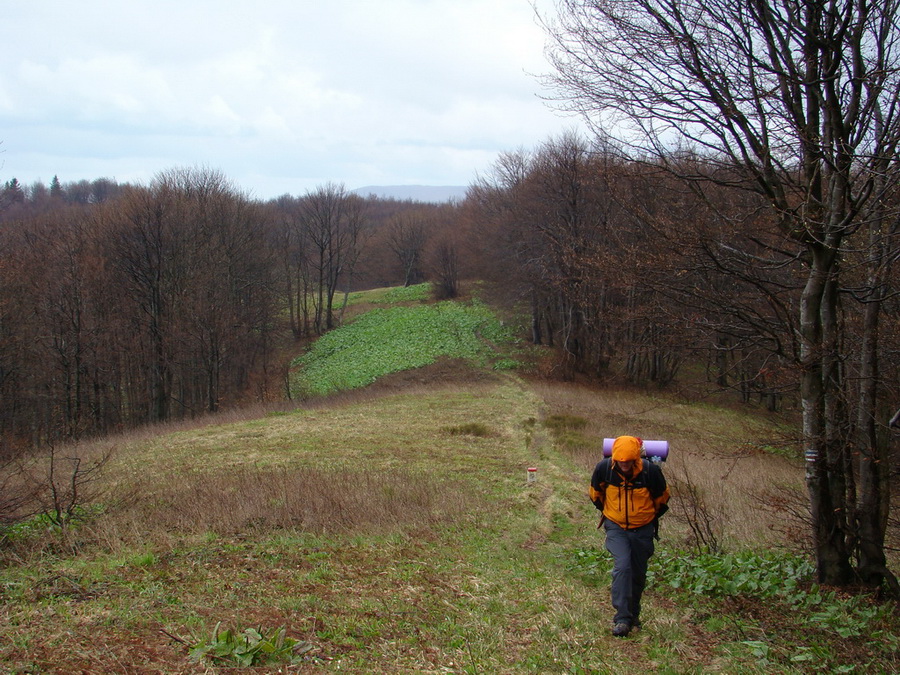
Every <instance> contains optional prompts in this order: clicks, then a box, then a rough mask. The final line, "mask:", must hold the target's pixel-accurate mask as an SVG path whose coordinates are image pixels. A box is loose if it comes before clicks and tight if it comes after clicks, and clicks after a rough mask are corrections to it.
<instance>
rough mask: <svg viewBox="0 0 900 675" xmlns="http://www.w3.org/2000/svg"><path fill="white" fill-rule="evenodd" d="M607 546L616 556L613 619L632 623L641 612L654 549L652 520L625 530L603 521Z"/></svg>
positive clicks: (617, 621)
mask: <svg viewBox="0 0 900 675" xmlns="http://www.w3.org/2000/svg"><path fill="white" fill-rule="evenodd" d="M603 529H605V530H606V550H607V551H609V552H610V553H611V554H612V557H613V572H612V605H613V607H614V608H615V610H616V615H615V617H614V618H613V623H614V624H615V623H627V624H628V625H629V626H633V625H635V624H636V623H637V621H638V619H639V618H640V615H641V595H642V594H643V593H644V585H645V584H646V583H647V563H648V562H649V560H650V556H652V555H653V551H654V540H653V537H654V534H655V533H656V527H655V526H654V525H653V523H650V524H649V525H644V526H643V527H638V528H636V529H633V530H625V529H623V528H621V527H619V526H618V525H616V524H615V523H614V522H612V521H611V520H605V521H604V522H603Z"/></svg>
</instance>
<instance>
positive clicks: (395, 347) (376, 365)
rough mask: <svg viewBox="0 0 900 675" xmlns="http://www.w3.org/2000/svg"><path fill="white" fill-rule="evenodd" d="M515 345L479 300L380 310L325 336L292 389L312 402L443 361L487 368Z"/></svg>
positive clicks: (299, 364) (298, 363)
mask: <svg viewBox="0 0 900 675" xmlns="http://www.w3.org/2000/svg"><path fill="white" fill-rule="evenodd" d="M403 290H406V289H403ZM512 340H513V336H512V334H511V332H510V331H509V329H508V328H506V327H505V326H504V325H503V323H502V322H501V321H500V320H499V319H497V317H496V316H495V315H494V314H493V312H492V311H491V310H490V309H489V308H488V307H487V305H485V304H484V303H482V302H479V301H477V300H473V301H472V302H469V303H458V302H452V301H448V302H441V303H436V304H431V305H421V306H411V307H407V306H397V307H385V308H380V307H379V308H376V309H374V310H372V311H370V312H367V313H365V314H363V315H362V316H360V317H359V318H358V319H357V320H356V321H354V322H353V323H352V324H350V325H348V326H344V327H342V328H339V329H336V330H334V331H332V332H330V333H328V334H326V335H324V336H322V337H321V338H319V340H317V341H316V343H315V344H314V345H313V347H312V349H311V350H310V351H309V352H307V353H306V354H304V355H303V356H301V357H299V358H298V359H296V360H295V361H294V363H293V365H294V366H295V367H296V368H297V369H298V370H297V372H296V375H295V377H294V379H293V382H292V385H291V390H292V394H293V395H295V396H298V397H309V396H322V395H327V394H332V393H335V392H339V391H346V390H350V389H357V388H360V387H365V386H367V385H369V384H372V383H373V382H375V380H377V379H378V378H379V377H382V376H384V375H388V374H389V373H396V372H401V371H404V370H411V369H414V368H421V367H423V366H427V365H429V364H431V363H434V362H435V361H436V360H437V359H438V358H441V357H447V358H462V359H467V360H470V361H472V362H474V363H477V364H485V363H486V362H487V360H488V358H489V357H490V356H492V355H493V354H494V353H495V351H494V350H495V349H496V347H497V346H499V345H504V344H509V343H510V342H512Z"/></svg>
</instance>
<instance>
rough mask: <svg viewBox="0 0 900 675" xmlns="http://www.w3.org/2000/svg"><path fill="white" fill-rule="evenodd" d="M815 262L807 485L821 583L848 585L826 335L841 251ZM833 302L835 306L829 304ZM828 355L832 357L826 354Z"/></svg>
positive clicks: (805, 348) (822, 251) (822, 252)
mask: <svg viewBox="0 0 900 675" xmlns="http://www.w3.org/2000/svg"><path fill="white" fill-rule="evenodd" d="M812 253H813V254H812V264H811V267H810V271H809V276H808V278H807V282H806V286H805V288H804V289H803V295H802V299H801V304H800V331H801V337H802V347H801V360H802V372H801V376H800V395H801V402H802V407H803V438H804V442H805V444H806V447H805V454H806V467H807V469H806V483H807V488H808V490H809V497H810V507H811V512H812V521H813V538H814V546H815V551H816V561H817V568H818V575H819V583H823V584H829V585H846V584H847V583H849V581H850V579H851V569H852V568H851V565H850V555H849V552H848V550H847V546H846V532H845V522H846V519H845V510H844V494H843V492H842V491H841V492H840V493H836V492H835V490H836V489H838V490H839V489H840V481H839V480H836V479H837V478H839V476H840V472H841V469H842V465H841V463H840V461H839V457H838V453H839V450H838V449H837V448H835V447H833V443H829V436H830V434H829V432H828V427H829V424H828V420H827V416H828V410H829V408H830V407H831V405H827V403H828V400H829V399H833V398H834V397H835V396H836V395H837V393H838V392H834V391H830V389H831V388H833V387H834V381H833V379H832V373H831V372H829V371H830V367H829V366H828V365H827V364H828V363H830V356H831V355H829V354H828V352H829V351H830V350H833V349H834V345H833V344H832V341H831V340H829V339H828V336H827V334H826V317H827V316H829V315H833V314H834V313H835V312H836V307H835V306H833V303H835V302H836V296H835V295H834V294H833V293H832V291H831V286H832V284H833V280H832V279H831V275H832V273H833V272H834V270H835V265H836V254H835V252H834V251H833V250H829V249H828V248H827V247H825V246H818V247H815V248H814V249H813V252H812ZM829 305H830V306H829ZM826 355H827V357H828V358H826Z"/></svg>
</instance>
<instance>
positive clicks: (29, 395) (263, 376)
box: [0, 169, 454, 455]
mask: <svg viewBox="0 0 900 675" xmlns="http://www.w3.org/2000/svg"><path fill="white" fill-rule="evenodd" d="M85 184H87V185H93V186H94V187H97V186H102V188H103V192H102V194H103V196H102V198H100V196H99V195H100V193H98V192H94V193H92V194H93V195H94V196H93V197H91V198H89V199H86V200H81V199H79V200H71V199H66V198H64V195H65V194H68V190H70V189H71V187H72V186H71V185H66V186H63V187H62V189H61V194H58V195H56V196H54V198H53V199H47V200H45V199H43V196H42V195H43V193H42V192H41V191H37V192H35V191H34V190H32V191H30V192H28V193H23V194H22V198H21V199H19V198H16V199H15V200H10V201H7V204H6V208H5V209H3V211H2V212H0V396H2V400H3V406H2V410H0V438H2V445H3V447H2V451H3V453H4V454H6V455H9V454H13V453H15V452H17V451H19V450H22V449H26V448H36V447H41V446H42V445H45V444H48V443H54V442H59V441H61V440H72V439H78V438H81V437H84V436H90V435H96V434H104V433H108V432H110V431H114V430H119V429H125V428H131V427H134V426H138V425H142V424H146V423H152V422H160V421H168V420H175V419H182V418H185V417H191V416H195V415H199V414H203V413H207V412H215V411H217V410H219V409H220V408H222V407H223V406H231V405H238V404H241V403H244V402H246V401H250V400H272V399H277V398H280V397H283V396H284V395H285V392H286V391H287V388H286V386H284V385H285V378H286V367H287V366H286V360H287V359H286V357H285V356H284V355H285V353H286V352H285V350H286V349H287V350H288V351H291V350H293V351H295V350H296V347H292V346H291V344H293V342H294V341H295V340H306V339H310V338H312V337H315V336H317V335H321V334H322V333H323V332H325V331H327V330H329V329H331V328H333V327H334V326H335V325H337V324H338V323H339V322H340V320H341V316H342V311H343V304H342V302H343V299H345V298H346V293H347V292H349V291H350V290H351V289H354V288H359V287H362V286H366V285H369V286H371V285H392V284H395V283H397V280H398V279H400V280H405V281H406V283H416V282H418V281H420V280H422V279H423V278H424V274H425V270H426V265H427V264H430V263H429V259H428V256H429V255H430V250H429V249H428V246H429V241H430V236H431V234H432V232H433V231H434V230H435V229H437V227H438V225H439V224H440V223H441V222H442V219H443V220H446V219H447V218H448V217H449V216H450V215H452V213H453V212H454V207H452V206H451V205H427V204H413V203H412V202H394V201H378V200H373V199H363V198H361V197H359V196H357V195H354V194H351V193H349V192H347V191H346V190H344V188H343V187H342V186H337V185H332V184H329V185H326V186H323V187H321V188H318V189H316V190H314V191H312V192H310V193H308V194H306V195H303V196H301V197H291V196H284V197H282V198H279V199H277V200H272V201H269V202H261V201H258V200H252V199H250V198H248V197H247V196H246V195H245V194H244V193H242V191H241V190H240V189H239V188H237V187H236V186H235V185H233V184H232V183H231V182H230V181H228V180H227V178H226V177H225V176H224V175H222V174H221V173H220V172H217V171H212V170H207V169H173V170H170V171H167V172H164V173H162V174H160V175H159V176H157V177H156V179H154V180H153V181H152V183H151V184H150V185H147V186H134V185H119V184H115V183H113V182H111V181H99V182H98V181H94V182H92V183H88V182H86V181H85ZM7 185H8V184H7ZM77 185H79V184H76V186H77ZM407 230H410V231H412V230H415V231H416V232H418V236H417V237H413V238H410V239H407V238H405V234H404V233H405V232H407ZM426 234H427V235H428V236H426ZM364 253H365V255H364ZM438 276H439V275H438Z"/></svg>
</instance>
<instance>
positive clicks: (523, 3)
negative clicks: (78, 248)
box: [0, 0, 574, 197]
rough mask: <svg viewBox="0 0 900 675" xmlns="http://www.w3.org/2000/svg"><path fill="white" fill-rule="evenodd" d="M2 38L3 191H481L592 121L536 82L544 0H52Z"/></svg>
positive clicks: (5, 27)
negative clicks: (509, 155)
mask: <svg viewBox="0 0 900 675" xmlns="http://www.w3.org/2000/svg"><path fill="white" fill-rule="evenodd" d="M545 1H548V0H545ZM0 41H2V44H4V50H3V52H2V54H0V141H3V142H4V146H3V147H4V149H5V150H6V153H5V155H4V166H3V173H4V174H6V175H5V176H4V177H3V179H4V180H6V179H8V178H9V177H10V176H16V177H18V178H19V179H20V180H21V181H22V182H23V183H28V182H30V181H32V180H36V179H38V178H41V179H44V180H48V179H49V177H52V176H53V175H59V176H60V179H61V180H64V181H65V180H78V179H80V178H95V177H99V176H108V177H114V178H116V179H117V180H122V181H137V182H146V181H148V180H149V179H151V178H152V176H153V175H154V174H155V173H157V172H158V171H161V170H165V169H168V168H172V167H173V166H186V165H207V166H211V167H213V168H217V169H221V170H222V171H223V172H225V174H226V175H228V176H229V178H231V179H232V180H234V182H235V183H237V184H238V185H241V186H242V187H245V188H247V189H249V190H251V191H252V192H253V193H255V194H256V195H257V196H262V197H267V196H272V195H275V194H280V193H283V192H293V193H300V192H303V191H305V190H307V189H311V188H312V187H314V186H315V185H317V184H321V183H324V182H327V181H335V182H344V183H345V184H346V185H347V186H348V187H351V188H352V187H357V186H358V185H361V184H373V183H404V182H405V183H425V184H466V183H468V182H469V181H471V180H472V179H473V178H474V177H475V174H476V173H477V172H481V171H483V170H485V169H486V168H487V167H488V166H489V165H490V163H491V162H492V161H493V160H494V159H495V158H496V156H497V154H498V153H499V152H501V151H503V150H510V149H514V148H516V147H519V146H523V145H524V146H531V145H537V144H538V143H541V142H543V141H544V140H546V139H547V137H548V136H550V135H554V134H557V133H559V132H560V131H562V130H563V129H564V128H568V127H571V126H572V125H573V123H574V122H573V120H571V119H566V118H562V117H559V116H557V115H554V114H553V113H552V112H551V111H550V110H548V109H547V108H546V106H545V105H544V104H543V103H542V102H541V100H540V99H539V98H538V96H537V94H538V93H539V86H538V83H537V81H536V80H535V79H534V78H533V77H532V76H531V75H529V73H536V72H540V71H544V70H546V68H547V67H546V65H545V64H544V62H543V35H542V33H541V31H540V29H539V27H538V26H537V25H536V24H535V21H534V18H533V10H532V8H531V6H530V4H529V2H528V0H492V2H490V3H485V2H483V0H381V1H380V2H372V1H371V0H332V2H328V3H320V2H311V1H302V2H297V1H296V0H294V1H290V0H259V1H258V2H256V3H241V4H233V3H229V4H228V5H227V7H226V6H224V5H222V4H221V3H214V2H211V1H210V0H180V1H178V2H172V1H169V0H159V1H157V2H153V3H151V2H148V1H147V0H136V1H132V2H127V3H121V2H120V3H113V2H102V1H100V0H83V2H81V3H70V2H68V1H66V2H62V1H50V0H45V1H43V2H39V3H28V4H26V3H17V4H14V5H12V6H10V7H9V8H6V9H5V11H4V22H3V24H2V25H0ZM289 186H293V187H289Z"/></svg>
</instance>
